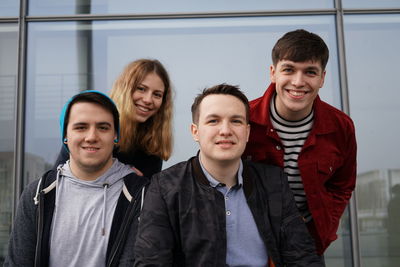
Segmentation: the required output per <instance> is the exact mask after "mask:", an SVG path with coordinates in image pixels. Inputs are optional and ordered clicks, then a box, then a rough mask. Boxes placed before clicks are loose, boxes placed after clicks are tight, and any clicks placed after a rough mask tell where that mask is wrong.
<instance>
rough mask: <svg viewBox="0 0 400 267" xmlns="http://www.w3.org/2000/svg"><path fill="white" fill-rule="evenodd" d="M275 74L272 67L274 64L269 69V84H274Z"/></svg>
mask: <svg viewBox="0 0 400 267" xmlns="http://www.w3.org/2000/svg"><path fill="white" fill-rule="evenodd" d="M275 73H276V68H275V66H274V64H272V65H271V66H270V67H269V79H270V80H271V82H273V83H275Z"/></svg>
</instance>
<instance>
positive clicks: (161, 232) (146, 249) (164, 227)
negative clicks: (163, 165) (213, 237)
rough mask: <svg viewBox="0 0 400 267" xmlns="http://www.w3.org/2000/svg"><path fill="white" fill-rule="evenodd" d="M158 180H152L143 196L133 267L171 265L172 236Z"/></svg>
mask: <svg viewBox="0 0 400 267" xmlns="http://www.w3.org/2000/svg"><path fill="white" fill-rule="evenodd" d="M158 178H159V177H158V176H155V177H154V178H153V180H152V182H151V184H150V186H149V188H148V190H147V193H146V196H145V200H144V205H143V209H142V212H141V217H140V223H139V230H138V235H137V238H136V243H135V265H134V266H172V265H173V258H174V257H173V250H174V246H175V242H174V234H173V229H172V227H171V223H170V217H169V212H168V209H167V204H166V202H165V200H164V198H163V196H162V194H161V192H160V186H159V179H158Z"/></svg>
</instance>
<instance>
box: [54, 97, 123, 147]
mask: <svg viewBox="0 0 400 267" xmlns="http://www.w3.org/2000/svg"><path fill="white" fill-rule="evenodd" d="M84 93H96V94H100V95H102V96H105V97H106V98H107V99H108V100H109V101H110V102H111V103H112V104H113V106H115V108H116V109H117V106H116V105H115V103H114V101H113V100H112V99H111V98H110V97H109V96H108V95H106V94H105V93H103V92H100V91H97V90H85V91H82V92H79V93H77V94H76V95H74V96H73V97H71V98H70V99H69V100H68V101H67V103H65V105H64V107H63V109H62V110H61V114H60V130H61V142H62V143H63V145H64V147H65V149H67V151H68V152H69V149H68V146H67V144H65V143H64V138H65V133H64V129H65V128H66V127H67V125H65V115H66V113H67V110H68V109H69V108H70V104H71V102H72V100H74V99H75V98H76V97H77V96H78V95H81V94H84ZM119 128H120V126H119V123H118V127H117V141H118V140H119V132H120V130H119Z"/></svg>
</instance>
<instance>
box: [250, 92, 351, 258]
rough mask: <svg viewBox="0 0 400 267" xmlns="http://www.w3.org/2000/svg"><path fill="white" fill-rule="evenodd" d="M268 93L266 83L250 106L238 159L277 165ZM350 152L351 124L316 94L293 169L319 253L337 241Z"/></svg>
mask: <svg viewBox="0 0 400 267" xmlns="http://www.w3.org/2000/svg"><path fill="white" fill-rule="evenodd" d="M274 93H275V84H271V85H270V86H269V88H268V89H267V91H266V92H265V94H264V95H263V96H262V97H260V98H257V99H255V100H253V101H251V102H250V124H251V131H250V138H249V142H248V144H247V147H246V151H245V153H244V157H245V158H246V157H247V158H251V159H252V160H253V161H257V162H264V163H268V164H273V165H278V166H281V167H283V154H284V151H283V145H282V143H281V141H280V139H279V136H278V134H277V133H276V132H275V130H274V128H273V127H272V123H271V121H270V103H271V98H272V96H273V95H274ZM356 151H357V144H356V138H355V131H354V124H353V121H352V120H351V119H350V117H349V116H347V115H346V114H344V113H343V112H342V111H340V110H338V109H336V108H334V107H332V106H331V105H329V104H327V103H325V102H323V101H321V99H320V98H319V97H318V96H317V98H316V99H315V101H314V126H313V129H312V130H311V132H310V135H309V136H308V138H307V140H306V142H305V143H304V146H303V147H302V149H301V152H300V154H299V158H298V166H299V170H300V174H301V177H302V180H303V184H304V190H305V193H306V197H307V202H308V207H309V209H310V212H311V214H312V217H313V222H314V223H309V224H308V227H309V230H310V233H311V234H312V235H313V237H314V239H315V241H316V246H317V251H318V253H319V254H322V253H323V252H324V251H325V249H326V248H327V247H328V246H329V244H330V243H331V242H332V241H334V240H335V239H336V238H337V235H336V231H337V229H338V226H339V221H340V217H341V216H342V214H343V212H344V209H345V208H346V205H347V203H348V201H349V199H350V197H351V194H352V191H353V190H354V187H355V180H356Z"/></svg>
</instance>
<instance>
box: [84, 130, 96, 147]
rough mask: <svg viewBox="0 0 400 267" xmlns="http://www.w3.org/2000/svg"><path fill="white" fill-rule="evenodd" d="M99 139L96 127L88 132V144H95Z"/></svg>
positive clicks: (86, 139)
mask: <svg viewBox="0 0 400 267" xmlns="http://www.w3.org/2000/svg"><path fill="white" fill-rule="evenodd" d="M97 137H98V136H97V129H96V128H95V127H91V128H90V129H89V130H88V131H87V134H86V138H85V141H86V142H90V143H93V142H96V141H97Z"/></svg>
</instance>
